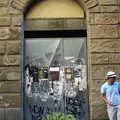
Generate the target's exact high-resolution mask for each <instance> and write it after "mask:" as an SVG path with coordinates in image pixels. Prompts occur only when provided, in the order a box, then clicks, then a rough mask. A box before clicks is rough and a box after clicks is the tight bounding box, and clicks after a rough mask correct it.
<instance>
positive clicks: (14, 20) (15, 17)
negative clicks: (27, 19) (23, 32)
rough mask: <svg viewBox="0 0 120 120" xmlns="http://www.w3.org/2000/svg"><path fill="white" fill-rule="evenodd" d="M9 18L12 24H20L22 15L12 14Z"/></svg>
mask: <svg viewBox="0 0 120 120" xmlns="http://www.w3.org/2000/svg"><path fill="white" fill-rule="evenodd" d="M11 19H12V23H11V24H12V25H15V26H21V24H22V15H12V16H11Z"/></svg>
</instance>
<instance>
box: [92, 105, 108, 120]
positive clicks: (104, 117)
mask: <svg viewBox="0 0 120 120" xmlns="http://www.w3.org/2000/svg"><path fill="white" fill-rule="evenodd" d="M91 107H92V116H91V117H92V120H108V114H107V110H106V105H104V106H103V105H92V106H91Z"/></svg>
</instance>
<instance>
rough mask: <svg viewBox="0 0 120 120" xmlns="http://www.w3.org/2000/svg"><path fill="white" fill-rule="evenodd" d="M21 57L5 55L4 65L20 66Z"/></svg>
mask: <svg viewBox="0 0 120 120" xmlns="http://www.w3.org/2000/svg"><path fill="white" fill-rule="evenodd" d="M20 60H21V59H20V55H5V56H4V57H3V65H7V66H11V65H20Z"/></svg>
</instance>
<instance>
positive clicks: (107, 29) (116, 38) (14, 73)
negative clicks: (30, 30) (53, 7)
mask: <svg viewBox="0 0 120 120" xmlns="http://www.w3.org/2000/svg"><path fill="white" fill-rule="evenodd" d="M79 1H82V3H83V5H84V7H85V10H86V13H87V30H88V54H89V71H88V72H89V76H88V78H89V79H88V83H89V96H90V110H91V120H93V119H96V120H102V119H106V118H107V117H106V116H107V114H106V107H105V104H104V103H103V102H101V101H100V99H99V95H100V86H101V85H102V84H103V83H104V76H105V74H106V72H107V71H108V70H113V71H115V72H116V73H117V74H118V73H119V71H120V59H119V58H120V47H119V46H120V0H79ZM26 2H27V0H13V1H12V2H11V0H0V120H19V119H20V102H21V97H20V91H21V55H20V53H21V52H20V50H21V45H20V43H21V24H22V22H21V18H22V17H21V16H22V10H23V7H25V5H26Z"/></svg>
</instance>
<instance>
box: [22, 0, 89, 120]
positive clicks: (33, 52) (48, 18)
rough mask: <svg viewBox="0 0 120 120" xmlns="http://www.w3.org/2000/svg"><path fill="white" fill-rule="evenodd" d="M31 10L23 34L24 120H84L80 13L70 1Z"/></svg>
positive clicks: (39, 4)
mask: <svg viewBox="0 0 120 120" xmlns="http://www.w3.org/2000/svg"><path fill="white" fill-rule="evenodd" d="M61 3H62V4H61ZM30 6H31V7H28V9H27V10H26V14H25V32H24V33H25V36H24V37H25V39H24V40H25V41H24V43H25V45H24V46H25V55H24V58H25V64H24V69H25V70H24V112H25V114H24V118H25V120H81V119H83V120H88V119H89V115H88V114H89V113H88V111H89V110H88V94H87V93H88V91H87V46H86V44H87V39H86V37H87V36H86V26H85V15H84V11H83V9H82V8H81V7H80V5H78V4H77V3H76V2H75V1H72V0H63V1H62V2H58V1H56V0H43V1H42V2H35V3H33V4H32V5H30ZM51 6H52V7H51ZM71 10H72V12H70V11H71Z"/></svg>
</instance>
